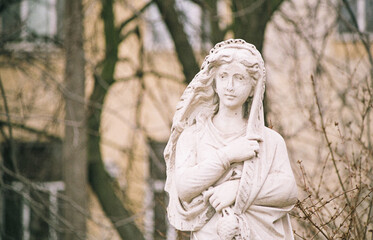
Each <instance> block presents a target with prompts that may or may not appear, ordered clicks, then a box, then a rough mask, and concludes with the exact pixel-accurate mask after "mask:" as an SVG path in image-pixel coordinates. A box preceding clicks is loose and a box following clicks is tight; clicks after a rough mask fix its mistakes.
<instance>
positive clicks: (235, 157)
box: [220, 137, 261, 163]
mask: <svg viewBox="0 0 373 240" xmlns="http://www.w3.org/2000/svg"><path fill="white" fill-rule="evenodd" d="M260 141H261V139H260V138H253V137H250V138H248V137H239V138H237V139H235V140H233V141H232V142H230V143H229V144H228V145H226V146H225V147H223V148H221V149H220V151H222V152H223V153H224V155H225V156H226V157H227V158H228V160H229V162H230V163H238V162H243V161H246V160H249V159H251V158H253V157H254V156H256V155H257V153H258V152H259V142H260Z"/></svg>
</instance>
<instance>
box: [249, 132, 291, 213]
mask: <svg viewBox="0 0 373 240" xmlns="http://www.w3.org/2000/svg"><path fill="white" fill-rule="evenodd" d="M269 136H270V138H269V139H268V138H267V141H269V143H268V144H267V154H266V155H267V157H270V158H272V166H271V169H270V171H269V174H268V176H266V180H265V182H264V184H263V186H262V188H261V190H260V191H259V193H258V196H257V198H256V199H255V201H254V205H262V206H269V207H286V206H291V205H293V204H295V203H296V201H297V185H296V182H295V178H294V174H293V172H292V169H291V166H290V162H289V158H288V153H287V150H286V144H285V141H284V139H283V138H282V137H281V136H280V135H279V134H277V133H275V132H274V131H272V130H271V134H269Z"/></svg>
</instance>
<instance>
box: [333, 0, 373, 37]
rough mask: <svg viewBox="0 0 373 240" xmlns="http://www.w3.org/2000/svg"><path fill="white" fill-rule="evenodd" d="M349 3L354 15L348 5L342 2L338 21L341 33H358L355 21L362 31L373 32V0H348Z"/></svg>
mask: <svg viewBox="0 0 373 240" xmlns="http://www.w3.org/2000/svg"><path fill="white" fill-rule="evenodd" d="M347 3H348V6H349V8H350V10H351V12H352V13H353V15H354V17H352V16H351V14H350V11H349V9H348V7H347V6H346V5H345V4H342V6H341V9H340V16H339V22H338V31H339V33H340V34H350V33H356V30H357V29H356V28H355V21H356V23H357V25H358V30H359V31H360V32H363V33H373V0H348V1H347Z"/></svg>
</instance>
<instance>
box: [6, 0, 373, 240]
mask: <svg viewBox="0 0 373 240" xmlns="http://www.w3.org/2000/svg"><path fill="white" fill-rule="evenodd" d="M74 2H75V3H74ZM76 3H78V5H76ZM79 4H80V5H79ZM75 6H77V7H75ZM71 19H73V21H70V20H71ZM79 19H81V20H79ZM79 26H82V28H79ZM74 29H75V30H76V31H75V32H74V31H73V30H74ZM372 32H373V0H311V1H306V0H304V1H303V0H301V1H296V0H207V1H199V0H152V1H145V0H144V1H131V0H102V1H100V0H84V1H82V2H81V1H72V0H5V1H2V2H1V3H0V90H1V92H0V93H1V94H0V95H1V98H0V123H1V125H0V133H1V134H0V140H1V142H0V147H1V161H0V164H1V170H0V173H1V174H2V176H1V180H0V184H1V185H0V186H1V193H0V199H1V200H0V216H1V217H0V229H1V238H0V239H24V240H27V239H146V240H152V239H154V240H158V239H176V238H177V237H179V238H180V239H182V238H185V237H186V236H187V233H180V232H176V231H175V230H174V229H173V228H172V227H171V226H169V225H168V223H167V220H166V216H165V214H166V206H167V196H166V195H165V193H164V192H163V188H164V181H165V163H164V160H163V149H164V147H165V144H166V142H167V139H168V135H169V130H170V127H171V124H172V116H173V114H174V111H175V107H176V104H177V102H178V100H179V97H180V96H181V94H182V92H183V90H184V89H185V87H186V85H187V84H188V83H189V82H190V81H191V80H192V78H193V77H194V75H195V74H196V73H197V72H198V70H199V67H200V64H201V62H202V60H203V58H204V57H205V56H206V54H208V51H209V50H210V49H211V47H213V46H214V44H215V43H217V42H219V41H222V40H224V39H228V38H242V39H244V40H246V41H247V42H250V43H253V44H254V45H256V46H257V48H258V49H259V50H260V51H261V52H262V53H263V56H264V60H265V62H266V68H267V73H268V76H267V78H268V80H267V82H268V84H267V92H266V97H265V108H266V122H267V126H269V127H271V128H273V129H275V130H276V131H278V132H279V133H281V135H282V136H284V138H285V140H286V142H287V146H288V151H289V155H290V158H291V161H292V166H293V170H294V172H295V173H296V176H297V180H298V185H299V189H300V195H299V203H298V204H297V206H296V207H295V209H294V211H293V212H292V221H293V226H294V230H295V236H296V239H368V237H371V233H369V230H371V229H372V205H373V204H372V203H373V194H372V190H373V185H372V183H373V179H372V174H371V172H372V159H373V149H372V141H373V134H372V127H373V126H372V106H373V100H372V99H373V98H372V96H373V57H372V53H373V51H372ZM76 33H77V34H76ZM79 33H80V34H81V38H79ZM76 36H77V37H76ZM75 37H76V38H75ZM71 49H73V50H71ZM74 49H78V50H74ZM76 59H82V60H83V61H84V62H83V68H82V67H80V68H79V66H80V65H79V64H77V62H76ZM66 69H67V70H66ZM69 69H70V70H69ZM72 72H77V73H78V76H81V77H77V78H76V77H74V78H71V77H69V76H77V75H71V74H72ZM79 73H80V75H79ZM71 81H72V82H73V83H77V84H78V86H82V87H81V89H80V88H79V87H74V85H71ZM75 164H78V165H75ZM79 164H80V165H79ZM76 166H78V167H76ZM76 223H77V224H76Z"/></svg>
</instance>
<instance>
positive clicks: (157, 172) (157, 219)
mask: <svg viewBox="0 0 373 240" xmlns="http://www.w3.org/2000/svg"><path fill="white" fill-rule="evenodd" d="M165 146H166V143H165V142H157V141H153V140H151V141H149V176H148V177H149V179H148V186H147V187H146V192H145V194H146V195H145V208H146V209H145V219H144V224H145V239H146V240H164V239H167V240H170V239H176V230H175V228H173V227H172V226H171V225H170V224H169V222H168V220H167V213H166V207H167V201H168V200H167V195H166V193H165V192H164V185H165V180H166V164H165V161H164V158H163V151H164V148H165Z"/></svg>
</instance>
